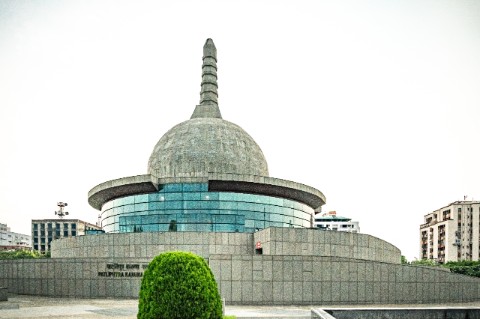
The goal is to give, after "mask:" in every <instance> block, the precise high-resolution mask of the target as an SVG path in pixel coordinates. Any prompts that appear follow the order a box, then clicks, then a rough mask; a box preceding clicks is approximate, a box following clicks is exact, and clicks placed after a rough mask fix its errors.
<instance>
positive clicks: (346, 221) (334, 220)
mask: <svg viewBox="0 0 480 319" xmlns="http://www.w3.org/2000/svg"><path fill="white" fill-rule="evenodd" d="M313 227H314V228H319V229H322V230H334V231H346V232H351V233H359V232H360V225H359V223H358V222H356V221H352V219H351V218H347V217H342V216H337V212H336V211H330V212H328V213H324V214H320V213H317V214H316V215H315V218H314V221H313Z"/></svg>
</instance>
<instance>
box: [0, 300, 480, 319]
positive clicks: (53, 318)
mask: <svg viewBox="0 0 480 319" xmlns="http://www.w3.org/2000/svg"><path fill="white" fill-rule="evenodd" d="M137 306H138V300H133V299H128V300H117V299H70V298H49V297H38V296H26V295H10V296H9V300H8V301H3V302H0V318H1V319H4V318H5V319H7V318H8V319H15V318H40V319H47V318H48V319H57V318H62V319H63V318H85V319H90V318H98V319H100V318H103V319H115V318H118V319H129V318H132V319H133V318H136V315H137ZM388 306H390V307H395V308H398V307H422V305H381V306H379V305H377V306H375V305H367V306H365V307H388ZM423 306H425V305H423ZM445 306H449V307H480V301H479V302H473V303H463V304H435V305H428V307H445ZM335 307H349V306H348V305H343V306H330V305H329V306H328V308H335ZM355 307H356V308H359V307H360V306H358V305H357V306H355ZM311 308H319V306H318V305H312V306H298V307H295V306H228V305H227V306H226V311H225V313H226V314H227V315H235V316H236V317H237V318H238V319H242V318H269V319H274V318H275V319H278V318H291V319H293V318H310V309H311ZM320 308H321V307H320Z"/></svg>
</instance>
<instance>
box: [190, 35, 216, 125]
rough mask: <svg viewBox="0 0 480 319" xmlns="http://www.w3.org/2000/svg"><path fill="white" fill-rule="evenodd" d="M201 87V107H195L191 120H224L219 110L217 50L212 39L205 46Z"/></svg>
mask: <svg viewBox="0 0 480 319" xmlns="http://www.w3.org/2000/svg"><path fill="white" fill-rule="evenodd" d="M201 86H202V90H201V91H200V105H197V106H196V107H195V111H193V114H192V117H191V118H192V119H193V118H199V117H214V118H222V115H221V114H220V109H219V108H218V84H217V48H215V44H214V43H213V40H212V39H207V41H206V42H205V45H204V46H203V64H202V84H201Z"/></svg>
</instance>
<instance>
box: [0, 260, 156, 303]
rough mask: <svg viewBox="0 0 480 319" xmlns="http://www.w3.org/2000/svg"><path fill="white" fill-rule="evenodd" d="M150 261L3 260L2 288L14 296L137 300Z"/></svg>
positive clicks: (0, 275) (0, 269)
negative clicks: (145, 267) (143, 274)
mask: <svg viewBox="0 0 480 319" xmlns="http://www.w3.org/2000/svg"><path fill="white" fill-rule="evenodd" d="M149 261H150V259H149V258H148V259H139V258H122V259H120V258H96V259H90V258H58V259H57V258H56V259H51V258H50V259H36V260H35V259H23V260H21V259H20V260H0V286H3V287H8V291H9V292H10V293H15V294H26V295H40V296H51V297H75V298H137V297H138V292H139V289H140V282H141V274H142V273H143V266H144V265H148V262H149ZM127 265H128V266H127ZM137 265H138V268H137V267H136V266H137ZM127 267H128V269H127Z"/></svg>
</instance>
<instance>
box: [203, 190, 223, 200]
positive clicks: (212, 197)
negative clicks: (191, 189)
mask: <svg viewBox="0 0 480 319" xmlns="http://www.w3.org/2000/svg"><path fill="white" fill-rule="evenodd" d="M219 198H220V194H219V193H210V192H208V193H207V192H203V193H200V199H201V200H218V199H219Z"/></svg>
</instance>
